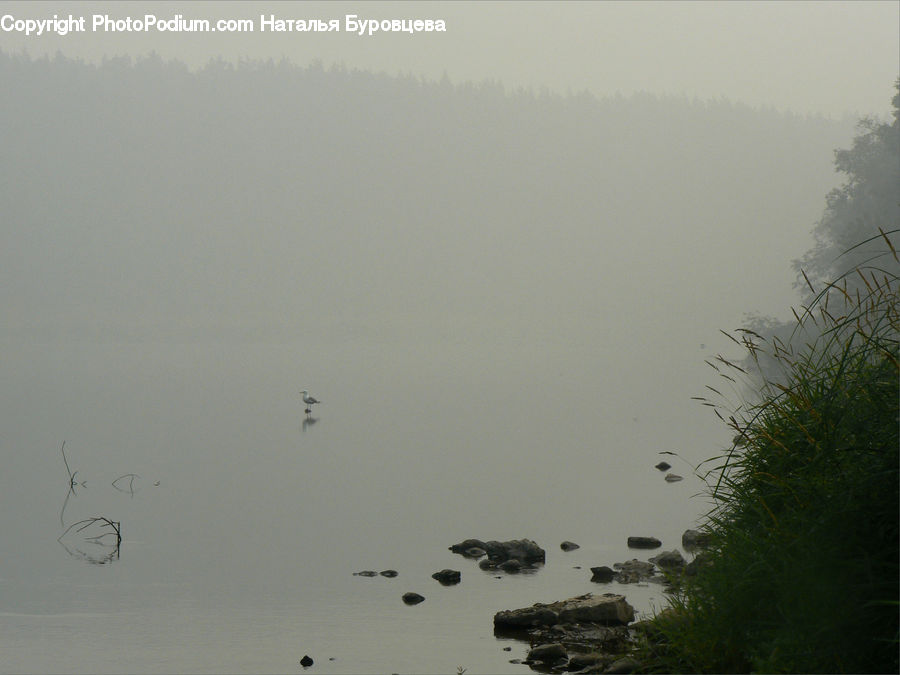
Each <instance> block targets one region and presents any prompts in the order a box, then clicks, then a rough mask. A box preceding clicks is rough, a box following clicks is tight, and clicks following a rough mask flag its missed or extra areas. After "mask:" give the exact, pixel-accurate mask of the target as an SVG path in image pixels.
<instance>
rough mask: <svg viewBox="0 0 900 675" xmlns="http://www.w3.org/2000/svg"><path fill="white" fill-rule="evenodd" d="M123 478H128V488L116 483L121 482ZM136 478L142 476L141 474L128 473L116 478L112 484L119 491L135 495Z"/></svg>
mask: <svg viewBox="0 0 900 675" xmlns="http://www.w3.org/2000/svg"><path fill="white" fill-rule="evenodd" d="M123 478H127V479H128V487H127V488H124V487H121V486H119V485H116V483H118V482H119V481H120V480H122V479H123ZM135 478H140V476H138V475H137V474H136V473H126V474H125V475H123V476H119V477H118V478H116V479H115V480H114V481H113V482H112V486H113V487H114V488H116V490H118V491H119V492H127V493H129V494H130V495H131V496H132V497H134V479H135Z"/></svg>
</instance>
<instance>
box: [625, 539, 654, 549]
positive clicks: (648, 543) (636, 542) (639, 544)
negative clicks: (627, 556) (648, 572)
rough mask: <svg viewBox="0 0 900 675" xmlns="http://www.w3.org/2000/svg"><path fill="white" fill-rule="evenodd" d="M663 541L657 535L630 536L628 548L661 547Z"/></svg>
mask: <svg viewBox="0 0 900 675" xmlns="http://www.w3.org/2000/svg"><path fill="white" fill-rule="evenodd" d="M660 546H662V542H661V541H660V540H659V539H657V538H656V537H628V548H659V547H660Z"/></svg>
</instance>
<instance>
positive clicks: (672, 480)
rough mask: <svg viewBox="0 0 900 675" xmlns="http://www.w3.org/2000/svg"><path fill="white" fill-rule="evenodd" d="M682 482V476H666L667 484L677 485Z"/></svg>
mask: <svg viewBox="0 0 900 675" xmlns="http://www.w3.org/2000/svg"><path fill="white" fill-rule="evenodd" d="M680 480H684V478H682V477H681V476H679V475H678V474H675V473H667V474H666V482H667V483H677V482H678V481H680Z"/></svg>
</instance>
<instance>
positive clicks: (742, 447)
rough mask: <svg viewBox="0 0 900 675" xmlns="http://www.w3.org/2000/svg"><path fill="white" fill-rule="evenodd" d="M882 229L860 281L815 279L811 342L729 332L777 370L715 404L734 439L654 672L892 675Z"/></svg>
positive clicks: (893, 470) (894, 397)
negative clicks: (709, 542) (709, 540)
mask: <svg viewBox="0 0 900 675" xmlns="http://www.w3.org/2000/svg"><path fill="white" fill-rule="evenodd" d="M890 234H894V232H892V233H890ZM879 236H881V237H882V238H883V240H884V244H885V246H886V248H885V255H884V256H882V257H881V258H879V259H877V260H870V261H868V263H867V264H865V266H863V267H860V268H857V269H855V270H854V271H853V272H852V274H853V275H855V276H854V277H853V281H860V282H861V283H857V284H855V286H856V288H855V289H854V288H853V286H854V284H852V283H848V281H851V280H850V278H849V277H847V276H845V277H844V278H842V279H838V280H837V281H835V282H833V283H831V284H829V285H828V286H827V287H826V288H823V289H821V290H819V291H818V292H817V291H816V289H812V290H813V297H814V300H813V302H812V303H811V304H810V306H809V307H806V308H803V310H802V311H801V312H797V313H796V315H797V329H796V330H795V335H801V334H802V335H814V336H816V337H814V338H813V339H812V340H810V341H809V342H808V343H806V344H804V345H803V346H801V347H797V346H794V345H793V344H791V343H793V342H794V341H793V340H792V341H791V343H789V344H784V343H781V342H778V341H777V340H775V341H767V340H766V339H765V338H763V337H762V336H760V335H758V334H755V333H752V332H750V331H744V332H741V333H740V337H739V338H734V339H735V341H737V342H739V343H741V344H742V345H743V347H744V348H745V349H746V350H747V351H748V353H749V354H750V355H751V356H758V355H759V354H760V353H761V352H765V353H766V354H767V356H769V357H773V358H775V359H776V360H777V361H778V363H779V364H780V366H781V368H782V372H783V376H782V377H779V378H777V382H776V381H775V380H769V381H766V382H764V383H763V384H762V388H761V394H762V396H761V400H760V401H758V402H756V403H753V404H751V405H749V406H747V407H745V408H743V409H738V410H737V411H734V412H732V413H731V414H728V415H725V416H723V415H722V414H721V413H720V412H718V408H717V411H716V412H717V414H718V415H719V416H720V417H722V418H723V420H725V421H726V422H727V423H728V424H729V425H730V426H732V427H733V428H734V430H735V432H736V433H737V436H736V438H735V444H734V446H733V447H732V448H730V449H729V450H728V451H727V452H725V453H724V454H723V455H721V456H719V457H715V458H713V459H711V460H708V463H707V464H706V467H707V469H706V471H707V473H706V478H707V484H708V489H709V493H710V495H711V497H712V499H713V509H712V511H711V512H710V513H709V514H708V517H707V523H706V526H707V529H708V530H709V531H710V532H711V534H712V535H713V541H714V544H713V547H712V549H711V550H710V552H709V557H708V559H707V561H708V564H706V565H705V566H704V567H703V569H702V570H701V571H700V573H698V574H697V575H696V576H695V577H694V578H693V579H692V580H691V581H689V582H688V583H686V584H685V585H684V586H682V588H681V589H680V590H679V591H677V592H676V593H675V595H674V596H673V599H672V608H671V610H668V611H666V612H663V613H661V615H660V616H658V617H657V619H656V620H655V626H656V628H657V629H658V632H659V635H660V639H659V641H654V643H653V644H651V645H649V646H648V647H647V651H648V654H647V655H648V656H649V657H651V658H650V663H652V664H653V665H652V666H651V669H658V670H663V671H669V672H887V673H896V672H900V663H898V625H900V622H898V609H900V603H898V598H900V588H898V578H900V567H898V551H900V539H898V537H900V534H898V519H900V518H898V513H900V502H898V495H900V484H898V466H900V453H898V450H900V438H898V428H900V418H898V399H900V397H898V381H900V380H898V374H900V371H898V368H900V354H898V335H900V309H898V302H897V300H898V274H897V270H898V269H900V268H898V266H897V264H898V263H900V260H898V257H897V252H896V250H895V249H894V247H893V245H892V244H891V242H890V239H889V238H888V235H886V234H884V233H882V234H881V235H879ZM851 289H852V290H851ZM717 363H718V366H716V369H717V370H718V371H719V372H720V374H721V375H722V376H723V377H724V378H726V379H728V380H731V381H732V382H735V381H737V380H738V379H740V378H741V377H743V376H744V375H746V374H745V373H744V371H743V369H742V368H740V366H738V365H737V364H735V363H733V362H730V361H728V360H726V359H724V358H720V359H719V361H718V362H717Z"/></svg>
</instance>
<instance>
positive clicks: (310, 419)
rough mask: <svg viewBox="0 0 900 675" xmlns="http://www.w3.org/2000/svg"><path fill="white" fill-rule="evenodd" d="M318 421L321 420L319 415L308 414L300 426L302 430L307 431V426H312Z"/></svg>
mask: <svg viewBox="0 0 900 675" xmlns="http://www.w3.org/2000/svg"><path fill="white" fill-rule="evenodd" d="M318 421H319V418H318V417H312V416H310V415H307V416H306V417H304V418H303V423H302V424H301V426H300V431H306V428H307V427H311V426H312V425H313V424H315V423H316V422H318Z"/></svg>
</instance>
